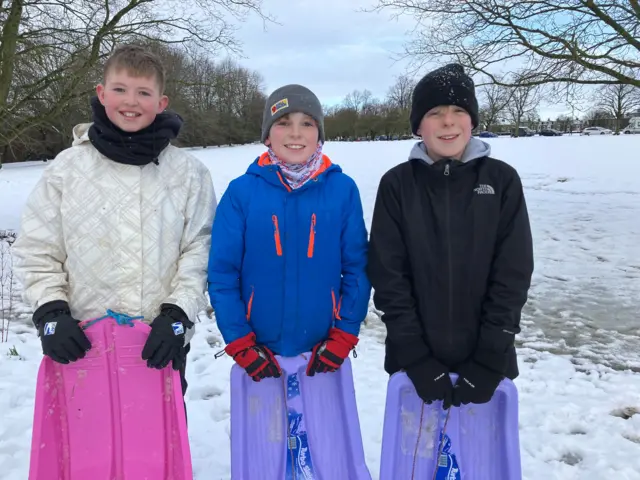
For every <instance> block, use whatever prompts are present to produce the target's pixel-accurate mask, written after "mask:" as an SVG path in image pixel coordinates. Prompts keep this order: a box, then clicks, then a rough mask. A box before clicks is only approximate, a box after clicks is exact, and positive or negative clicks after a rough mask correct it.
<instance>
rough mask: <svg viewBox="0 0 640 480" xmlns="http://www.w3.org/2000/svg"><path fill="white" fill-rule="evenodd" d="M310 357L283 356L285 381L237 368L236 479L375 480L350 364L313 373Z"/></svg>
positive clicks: (233, 393)
mask: <svg viewBox="0 0 640 480" xmlns="http://www.w3.org/2000/svg"><path fill="white" fill-rule="evenodd" d="M308 358H309V355H308V354H305V355H299V356H297V357H287V358H283V357H280V356H277V359H278V362H279V363H280V367H281V368H282V370H283V375H282V377H281V378H277V379H276V378H268V379H264V380H262V381H260V382H258V383H256V382H254V381H253V380H251V379H250V378H249V376H248V375H247V374H246V373H245V371H244V370H243V369H242V368H240V367H239V366H238V365H234V366H233V367H232V369H231V478H232V479H233V480H267V479H268V480H371V475H370V474H369V470H368V469H367V466H366V464H365V461H364V450H363V447H362V437H361V434H360V423H359V420H358V411H357V408H356V400H355V391H354V387H353V378H352V373H351V363H350V361H349V359H348V358H347V359H346V360H345V362H344V363H343V365H342V367H340V369H339V370H338V371H337V372H334V373H320V374H316V375H315V376H313V377H308V376H307V375H306V368H307V363H308Z"/></svg>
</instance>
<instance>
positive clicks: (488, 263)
mask: <svg viewBox="0 0 640 480" xmlns="http://www.w3.org/2000/svg"><path fill="white" fill-rule="evenodd" d="M410 119H411V128H412V130H413V133H414V134H416V135H420V136H421V137H422V141H421V142H418V143H417V144H416V145H415V146H414V147H413V149H412V151H411V153H410V155H409V161H407V162H404V163H402V164H400V165H398V166H396V167H394V168H392V169H391V170H389V171H388V172H387V173H386V174H385V175H384V176H383V177H382V179H381V181H380V185H379V188H378V194H377V198H376V203H375V208H374V212H373V221H372V225H371V237H370V247H369V267H368V274H369V278H370V280H371V283H372V285H373V288H374V289H375V293H374V302H375V304H376V307H377V308H378V309H379V310H381V311H383V312H384V315H383V317H382V320H383V322H384V323H385V325H386V327H387V339H386V356H385V370H386V371H387V372H388V373H389V374H392V373H394V372H396V371H398V370H400V369H404V370H405V371H406V373H407V375H408V376H409V378H410V379H411V381H412V382H413V384H414V386H415V388H416V391H417V392H418V395H419V396H420V397H421V398H422V400H424V401H425V402H426V403H431V402H433V401H436V400H443V402H444V403H443V406H444V408H449V407H450V406H451V405H454V406H460V405H461V404H467V403H486V402H488V401H489V400H491V397H492V396H493V393H494V392H495V390H496V388H497V387H498V385H499V383H500V381H501V380H502V379H503V378H504V377H505V376H506V377H508V378H511V379H513V378H515V377H517V376H518V365H517V361H516V352H515V346H514V339H515V335H516V334H517V333H518V332H519V331H520V327H519V325H520V315H521V311H522V307H523V306H524V304H525V302H526V300H527V293H528V290H529V287H530V284H531V275H532V273H533V246H532V239H531V229H530V225H529V217H528V214H527V207H526V204H525V199H524V194H523V191H522V183H521V181H520V178H519V176H518V174H517V172H516V171H515V169H514V168H512V167H511V166H509V165H508V164H506V163H504V162H501V161H499V160H495V159H493V158H491V157H490V156H489V155H490V153H491V149H490V147H489V145H488V144H486V143H484V142H482V141H481V140H478V139H476V138H473V137H472V136H471V131H472V128H475V127H476V126H477V125H478V102H477V100H476V96H475V87H474V84H473V80H472V79H471V78H470V77H469V76H467V75H466V74H465V72H464V70H463V68H462V67H461V66H460V65H457V64H451V65H447V66H445V67H442V68H440V69H437V70H434V71H433V72H431V73H429V74H427V75H426V76H425V77H424V78H423V79H422V80H420V82H419V83H418V84H417V85H416V87H415V90H414V92H413V100H412V107H411V117H410ZM450 372H455V373H457V374H458V380H457V382H456V385H455V387H454V385H452V382H451V380H450V378H449V373H450Z"/></svg>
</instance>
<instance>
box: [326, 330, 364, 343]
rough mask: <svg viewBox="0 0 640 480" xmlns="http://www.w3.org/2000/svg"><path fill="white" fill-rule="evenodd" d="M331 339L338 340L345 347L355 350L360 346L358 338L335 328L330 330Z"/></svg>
mask: <svg viewBox="0 0 640 480" xmlns="http://www.w3.org/2000/svg"><path fill="white" fill-rule="evenodd" d="M329 338H330V339H332V340H336V341H337V342H341V343H344V344H345V345H347V346H349V347H351V348H353V347H355V346H356V345H358V340H359V339H358V337H357V336H355V335H352V334H351V333H347V332H345V331H344V330H342V329H340V328H336V327H333V328H332V329H331V330H329Z"/></svg>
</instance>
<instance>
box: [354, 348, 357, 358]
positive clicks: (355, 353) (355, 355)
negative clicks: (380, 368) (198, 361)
mask: <svg viewBox="0 0 640 480" xmlns="http://www.w3.org/2000/svg"><path fill="white" fill-rule="evenodd" d="M353 358H358V353H357V352H356V347H353Z"/></svg>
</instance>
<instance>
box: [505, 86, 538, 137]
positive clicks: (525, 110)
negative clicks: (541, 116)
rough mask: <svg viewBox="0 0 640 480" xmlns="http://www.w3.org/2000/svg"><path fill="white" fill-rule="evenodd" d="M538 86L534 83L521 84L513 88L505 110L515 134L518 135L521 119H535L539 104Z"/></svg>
mask: <svg viewBox="0 0 640 480" xmlns="http://www.w3.org/2000/svg"><path fill="white" fill-rule="evenodd" d="M540 93H541V92H540V87H538V86H535V85H533V86H532V85H521V86H519V87H515V88H513V91H512V93H511V98H510V99H509V102H508V105H507V110H508V111H509V115H510V117H511V121H512V122H513V124H514V128H515V130H514V133H515V136H516V137H517V136H519V127H520V122H522V120H523V119H527V120H529V121H531V120H532V119H536V117H537V113H536V110H537V108H538V106H539V105H540V100H541V95H540Z"/></svg>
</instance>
